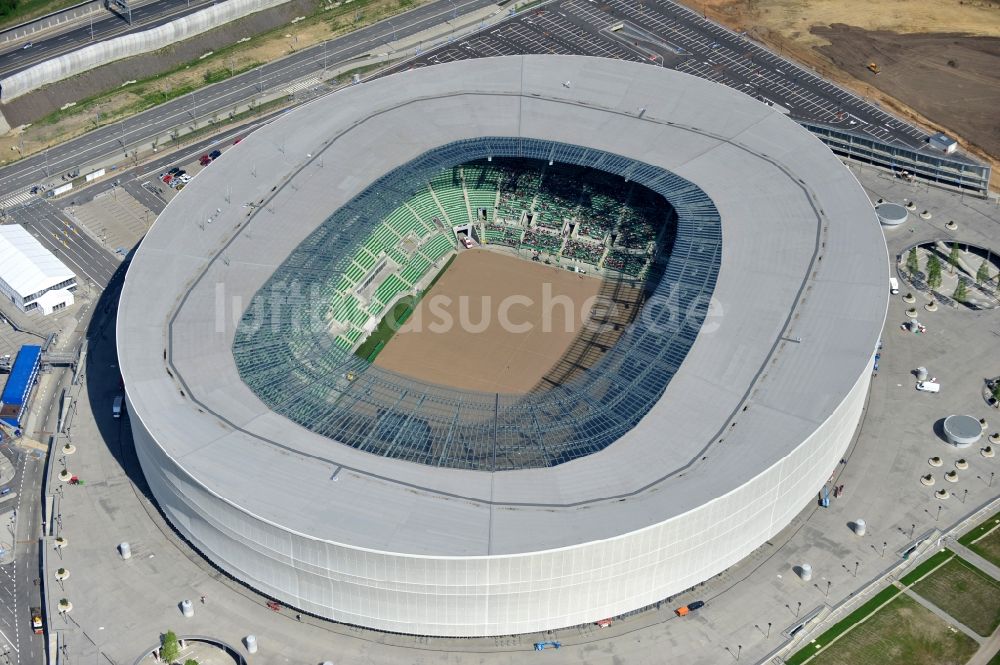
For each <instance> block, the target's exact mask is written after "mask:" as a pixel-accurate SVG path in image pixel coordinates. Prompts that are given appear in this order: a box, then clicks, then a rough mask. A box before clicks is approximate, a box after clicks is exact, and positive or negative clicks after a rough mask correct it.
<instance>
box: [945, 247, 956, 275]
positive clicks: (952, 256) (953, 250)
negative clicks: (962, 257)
mask: <svg viewBox="0 0 1000 665" xmlns="http://www.w3.org/2000/svg"><path fill="white" fill-rule="evenodd" d="M958 259H959V253H958V244H957V243H951V253H950V254H948V265H949V266H951V274H952V275H954V274H955V268H957V267H958Z"/></svg>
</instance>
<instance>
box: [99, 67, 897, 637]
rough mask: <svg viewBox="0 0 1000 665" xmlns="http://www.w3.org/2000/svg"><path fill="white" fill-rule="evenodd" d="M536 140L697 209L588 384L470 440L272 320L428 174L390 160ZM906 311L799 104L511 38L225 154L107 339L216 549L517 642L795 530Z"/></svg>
mask: <svg viewBox="0 0 1000 665" xmlns="http://www.w3.org/2000/svg"><path fill="white" fill-rule="evenodd" d="M524 154H530V155H531V156H534V157H536V158H540V159H543V160H544V159H548V160H549V161H555V162H563V161H566V162H574V163H576V164H578V165H584V166H592V167H594V168H597V169H604V170H607V171H609V172H613V173H616V174H618V175H620V176H622V177H623V178H624V179H625V180H626V181H628V180H631V179H635V181H636V182H642V183H643V184H644V185H645V186H647V187H649V188H651V189H653V190H655V191H658V192H660V193H662V194H663V196H664V197H665V198H666V199H667V200H668V201H670V203H671V205H672V206H673V208H674V209H675V210H676V216H677V237H676V240H675V242H674V246H673V249H672V251H671V252H670V255H669V258H667V259H664V262H665V263H664V271H663V276H662V279H661V281H660V284H659V286H658V287H657V289H656V291H655V292H654V293H653V294H652V295H651V297H650V300H649V301H648V302H647V304H646V309H644V310H643V313H644V314H645V313H646V310H649V311H650V312H653V311H654V310H655V312H656V316H655V317H653V316H652V315H651V316H650V317H642V316H640V317H639V318H638V319H637V320H636V321H635V322H634V323H633V324H631V328H630V329H629V330H628V331H626V333H625V334H624V335H623V336H622V338H621V342H620V343H619V344H620V345H622V346H621V348H622V349H624V351H621V352H618V353H614V352H612V353H609V354H608V358H605V359H604V360H602V361H601V362H602V363H604V364H598V365H596V366H595V367H594V368H592V369H591V370H590V375H591V377H593V380H591V379H587V381H590V383H586V382H584V383H581V384H580V385H581V386H583V387H582V388H580V390H581V391H583V390H586V391H590V392H588V393H586V395H584V396H582V397H581V395H583V393H581V394H580V395H576V394H572V393H568V392H565V391H563V392H561V393H560V392H559V391H558V390H555V389H554V390H553V392H552V395H555V397H550V396H549V395H548V394H539V395H534V394H529V395H525V396H521V397H520V398H518V399H512V400H511V401H510V403H509V404H508V402H505V401H503V399H506V398H503V399H502V396H495V397H496V400H495V404H496V413H493V412H491V413H490V414H489V416H488V418H487V417H486V416H479V415H477V416H476V418H480V420H477V422H478V423H479V424H481V425H482V424H483V422H485V425H484V426H483V427H480V428H479V429H476V430H475V432H474V428H473V425H472V424H469V423H471V420H470V421H469V423H467V424H468V426H467V427H464V429H463V428H461V427H457V426H454V425H452V426H449V425H448V423H449V422H450V423H455V422H458V421H460V420H462V418H463V417H464V418H466V420H469V418H468V416H467V415H466V416H462V415H461V409H462V408H466V411H465V412H464V413H466V414H467V413H469V412H470V411H469V409H471V407H461V404H460V401H461V399H462V396H460V395H455V394H452V393H451V392H447V391H445V390H444V389H441V390H437V388H435V387H433V386H424V387H422V388H421V387H420V386H417V385H416V384H415V383H414V382H410V383H406V378H405V377H391V376H389V375H388V374H387V373H386V372H384V371H382V372H381V373H379V371H377V370H376V369H374V368H367V367H366V366H365V365H364V364H363V363H362V364H357V363H355V364H354V365H352V366H351V369H350V371H340V370H339V369H336V368H337V367H343V365H337V364H336V362H340V361H339V360H337V358H340V360H342V361H343V362H348V361H347V360H344V359H345V358H347V357H348V356H347V355H342V356H338V355H337V353H338V352H337V351H336V350H335V349H332V348H331V346H330V344H329V343H327V342H324V340H323V339H322V337H323V336H324V335H331V334H333V333H332V332H330V331H329V330H326V329H320V330H319V331H318V332H317V331H316V330H311V331H306V332H302V331H300V330H298V329H295V330H290V331H286V330H278V331H277V332H275V333H273V334H272V333H264V332H261V330H262V329H263V328H265V327H267V326H272V327H273V326H274V325H276V321H277V320H278V319H279V318H281V317H291V316H295V315H296V311H297V310H301V309H310V308H317V307H318V308H320V309H322V308H323V307H325V306H326V305H325V304H324V303H322V302H317V298H315V297H314V294H315V291H308V290H305V289H303V288H300V286H297V285H296V284H295V283H294V282H295V280H296V279H299V280H302V283H303V284H308V285H315V284H317V283H321V282H323V280H326V279H328V276H327V275H326V273H328V272H330V273H332V272H335V271H337V270H339V269H340V267H339V266H341V265H342V264H341V263H338V261H337V256H336V254H337V253H338V252H341V251H353V250H352V249H351V248H354V247H356V246H357V245H356V244H352V243H357V242H361V241H362V240H363V238H364V237H365V233H364V232H363V231H365V230H370V229H371V228H372V226H371V224H373V223H374V222H377V221H378V220H369V219H366V218H365V215H364V214H361V213H359V214H355V215H353V216H348V217H349V218H348V217H344V216H343V215H341V217H337V216H336V213H337V211H339V210H348V211H351V210H361V211H362V213H363V211H364V210H374V209H375V208H364V206H365V205H372V206H374V205H375V203H372V202H373V201H378V200H381V198H387V199H391V201H390V203H392V204H394V205H398V203H399V200H401V199H400V198H399V197H401V196H403V195H404V194H409V193H412V192H404V191H403V190H405V189H406V187H405V186H400V185H398V184H394V182H393V181H392V180H391V179H386V178H385V176H386V174H389V173H395V174H396V176H394V177H397V176H398V177H399V178H402V179H403V180H402V182H410V181H407V180H406V178H407V177H411V180H412V179H413V178H416V179H417V180H419V179H420V178H422V177H424V175H425V174H426V173H427V172H428V171H427V169H429V168H431V167H447V166H452V165H454V164H457V163H460V162H462V161H463V160H465V161H468V160H471V159H479V160H491V159H492V158H493V157H494V156H507V157H517V156H521V155H524ZM421 169H423V170H421ZM400 174H402V175H400ZM407 174H409V175H407ZM373 184H374V186H373ZM393 197H395V198H393ZM359 202H360V203H359ZM366 202H367V203H366ZM362 204H363V205H362ZM359 205H360V206H362V207H361V208H358V207H357V206H359ZM379 205H381V204H379ZM352 206H354V207H353V208H352ZM330 220H334V221H333V222H331V221H330ZM348 231H349V232H348ZM331 248H332V249H331ZM317 257H318V258H317ZM276 275H281V276H282V279H283V280H284V281H282V282H280V284H279V283H278V282H275V281H274V279H273V278H274V276H276ZM677 285H680V286H681V288H678V286H677ZM276 290H280V291H281V292H282V296H283V297H282V298H281V299H276V297H275V296H274V293H275V291H276ZM269 294H270V295H269ZM678 294H679V295H678ZM262 298H264V300H261V299H262ZM267 298H270V299H271V300H270V301H268V300H267ZM659 298H662V300H658V299H659ZM887 299H888V291H887V255H886V248H885V243H884V239H883V237H882V233H881V230H880V227H879V223H878V220H877V217H876V214H875V211H874V209H873V208H872V206H871V204H870V202H869V200H868V198H867V196H866V195H865V192H864V191H863V190H862V188H861V186H860V185H859V184H858V182H857V181H856V180H855V178H854V177H853V176H852V175H851V173H850V171H849V170H848V169H847V168H846V167H845V166H844V165H843V164H842V163H841V162H840V160H839V159H838V158H837V157H835V156H834V155H833V154H832V153H831V152H830V151H829V149H828V148H826V147H825V146H824V145H823V144H822V143H821V142H820V141H819V140H818V139H817V138H815V137H814V136H812V135H811V134H810V133H809V132H807V131H806V130H804V129H802V128H800V127H799V126H798V125H796V124H795V123H794V122H792V121H791V120H789V119H788V118H786V117H784V116H783V115H782V114H780V113H778V112H776V111H775V110H774V109H772V108H770V107H768V106H765V105H764V104H761V103H758V102H756V101H754V100H753V99H751V98H750V97H749V96H745V95H742V94H740V93H738V92H736V91H734V90H731V89H729V88H727V87H724V86H722V85H718V84H715V83H712V82H709V81H706V80H703V79H699V78H695V77H692V76H688V75H685V74H681V73H678V72H675V71H672V70H669V69H664V68H660V67H655V66H649V65H641V64H635V63H626V62H621V61H616V60H605V59H598V58H587V57H573V56H570V57H567V56H518V57H506V58H493V59H482V60H469V61H462V62H457V63H450V64H445V65H438V66H434V67H427V68H420V69H416V70H413V71H408V72H405V73H401V74H396V75H393V76H389V77H385V78H381V79H377V80H374V81H371V82H367V83H364V84H361V85H355V86H352V87H349V88H347V89H345V90H342V91H340V92H338V93H336V94H333V95H329V96H326V97H324V98H321V99H318V100H316V101H314V102H312V103H309V104H307V105H305V106H303V107H301V108H298V109H296V110H294V111H292V112H290V113H287V114H285V115H283V116H281V117H280V118H279V119H277V120H275V121H274V122H271V123H269V124H267V125H265V126H264V127H262V128H260V129H259V130H257V131H256V132H254V133H253V134H252V135H251V136H250V137H249V138H247V139H246V140H245V141H242V142H241V143H240V144H239V145H236V146H234V147H233V148H232V149H230V150H229V151H228V152H227V153H226V154H224V155H223V156H222V157H221V158H220V159H219V160H218V163H216V164H213V165H212V166H210V167H208V168H207V169H205V170H204V171H203V172H202V173H200V174H199V175H198V176H197V177H196V178H195V179H194V180H193V181H192V182H191V183H190V184H189V185H188V187H187V188H186V190H185V191H184V192H183V193H182V194H180V195H179V196H178V197H177V198H175V199H174V200H173V201H171V203H170V204H169V206H168V207H167V209H166V210H165V211H164V212H163V214H161V215H160V217H159V218H158V219H157V221H156V223H155V225H154V226H153V228H152V229H151V230H150V232H149V233H148V235H147V236H146V238H145V239H144V241H143V242H142V245H141V246H140V248H139V249H138V251H137V253H136V255H135V257H134V259H133V260H132V263H131V266H130V269H129V272H128V275H127V278H126V280H125V285H124V288H123V293H122V297H121V302H120V309H119V315H118V330H117V332H118V352H119V357H120V367H121V371H122V375H123V377H124V384H125V389H126V395H127V404H128V410H129V417H130V419H131V427H132V431H133V434H134V441H135V447H136V452H137V455H138V458H139V460H140V462H141V465H142V468H143V471H144V473H145V476H146V478H147V480H148V482H149V486H150V488H151V491H152V493H153V495H154V496H155V498H156V500H157V502H158V503H159V507H160V509H161V510H162V511H163V513H164V514H165V515H166V517H167V519H168V520H169V521H170V523H171V524H172V525H173V526H174V527H175V528H176V529H177V530H178V531H179V532H180V533H181V534H182V535H183V536H184V537H185V538H186V539H187V540H188V541H189V542H190V543H191V544H192V545H193V546H194V547H195V548H197V549H198V550H199V551H200V552H201V553H202V554H203V555H204V556H205V557H207V558H208V559H209V560H210V561H211V562H212V563H213V564H215V565H217V566H218V567H219V568H221V569H223V570H224V571H226V572H227V573H228V574H230V575H232V576H233V577H235V578H237V579H239V580H241V581H242V582H244V583H246V584H247V585H249V586H250V587H252V588H254V589H256V590H258V591H260V592H261V593H263V594H265V595H267V596H270V597H272V598H275V599H277V600H279V601H281V602H282V603H286V604H288V605H290V606H292V607H295V608H298V609H299V610H301V611H305V612H308V613H311V614H314V615H317V616H320V617H325V618H329V619H332V620H335V621H340V622H344V623H349V624H355V625H360V626H366V627H370V628H373V629H378V630H384V631H392V632H399V633H409V634H419V635H439V636H483V635H505V634H516V633H525V632H533V631H541V630H546V629H554V628H559V627H564V626H571V625H576V624H581V623H586V622H592V621H597V620H600V619H603V618H606V617H614V616H617V615H620V614H623V613H626V612H630V611H633V610H636V609H638V608H642V607H644V606H647V605H650V604H653V603H656V602H657V601H660V600H662V599H665V598H667V597H669V596H672V595H674V594H678V593H680V592H682V591H684V590H685V589H688V588H690V587H692V586H694V585H696V584H698V583H700V582H702V581H704V580H706V579H708V578H710V577H712V576H713V575H716V574H717V573H719V572H721V571H723V570H724V569H726V568H727V567H729V566H732V565H733V564H735V563H737V562H738V561H740V560H741V559H742V558H744V557H746V556H747V555H748V554H750V553H751V552H752V551H753V550H755V549H756V548H758V547H760V546H761V545H762V544H763V543H764V542H765V541H767V540H768V539H769V538H771V537H772V536H774V535H775V534H777V533H778V532H779V531H781V530H782V529H783V528H785V527H786V526H787V525H788V524H789V523H790V521H791V520H792V519H793V518H794V517H795V516H796V515H797V514H798V513H799V512H800V511H802V510H803V509H804V508H805V507H806V506H807V505H809V504H810V502H813V501H815V500H816V498H817V493H818V492H819V491H820V490H821V488H822V487H823V485H824V483H825V482H826V481H827V480H828V478H829V477H830V475H831V472H832V471H833V470H834V469H835V468H836V466H837V464H838V462H839V461H840V459H841V458H842V457H843V455H844V453H845V451H846V450H847V448H848V446H849V444H850V442H851V440H852V437H853V436H854V433H855V430H856V428H857V426H858V423H859V419H860V416H861V413H862V409H863V405H864V403H865V399H866V395H867V391H868V387H869V381H870V378H871V375H872V362H873V357H874V355H875V353H876V350H877V346H878V341H879V337H880V334H881V330H882V326H883V323H884V318H885V312H886V306H887ZM262 303H263V304H265V305H269V307H270V309H268V312H269V313H268V314H267V316H270V317H272V318H270V319H267V321H266V322H265V323H263V324H261V323H260V322H259V321H258V322H257V324H256V327H252V326H253V321H252V319H253V317H254V315H255V313H256V314H257V315H261V314H260V311H261V310H262V309H264V308H263V307H261V306H260V305H261V304H262ZM709 303H710V304H709ZM654 304H655V305H658V308H653V307H652V305H654ZM312 313H315V312H312ZM261 316H263V315H261ZM251 327H252V329H250V328H251ZM289 340H292V341H289ZM294 340H300V341H301V342H302V343H301V344H299V343H298V342H295V343H293V342H294ZM303 340H304V341H303ZM629 345H632V346H629ZM643 345H645V346H643ZM616 351H617V350H616ZM348 355H349V354H348ZM331 359H332V360H331ZM637 359H640V360H641V362H637V361H636V360H637ZM335 361H336V362H335ZM605 361H607V362H605ZM351 362H354V361H351ZM324 363H326V364H324ZM394 381H395V383H394ZM599 381H604V382H605V383H603V384H600V383H599ZM404 384H405V385H406V387H405V389H403V388H400V386H403V385H404ZM602 386H603V387H602ZM612 388H613V389H612ZM643 391H645V392H643ZM418 393H419V398H414V397H413V395H416V394H418ZM390 397H391V398H392V399H394V400H396V401H395V402H393V404H394V405H395V406H393V407H391V409H390V407H384V406H380V404H381V403H382V402H379V400H383V402H384V403H388V400H389V399H390ZM481 398H482V396H481V395H479V396H472V397H470V398H469V400H470V403H475V404H476V405H478V406H476V408H479V407H480V406H482V404H481ZM492 399H493V396H490V400H492ZM456 400H458V401H456ZM476 400H480V401H476ZM559 400H562V401H561V402H560V401H559ZM571 402H572V404H573V406H572V407H569V406H566V404H569V403H571ZM489 403H490V404H493V402H492V401H491V402H489ZM539 404H541V405H544V409H545V414H547V415H545V417H546V418H549V421H546V422H542V423H539V420H538V419H539V417H540V416H539V412H538V411H537V409H536V411H530V409H532V408H535V407H536V406H537V405H539ZM456 405H458V406H456ZM460 407H461V408H460ZM538 408H541V407H538ZM561 408H562V409H564V410H560V409H561ZM366 409H367V410H366ZM518 409H520V411H518ZM580 409H584V410H585V411H586V414H585V415H580ZM473 410H474V409H473ZM390 411H391V413H392V419H388V420H386V414H388V413H390ZM518 413H520V414H524V413H529V415H530V418H531V423H533V424H532V425H530V427H537V428H538V429H537V431H531V432H528V431H527V429H529V425H528V424H527V422H528V421H527V420H518V417H519V416H517V415H516V414H518ZM345 414H346V415H345ZM442 414H445V415H442ZM512 414H514V415H512ZM366 418H367V420H366ZM452 418H454V420H449V419H452ZM481 418H485V421H483V420H481ZM524 418H525V419H526V418H528V416H525V417H524ZM379 419H382V420H379ZM415 422H419V423H420V426H419V428H415V426H414V423H415ZM463 422H465V421H463ZM332 423H337V426H336V427H334V426H333V424H332ZM345 423H346V424H345ZM373 423H374V424H373ZM442 423H444V425H442ZM518 423H522V424H521V425H519V424H518ZM390 425H391V426H390ZM584 425H586V431H584V430H583V426H584ZM522 426H523V428H524V429H523V430H522V429H521V428H522ZM338 428H339V429H338ZM407 428H409V429H407ZM418 429H419V432H420V437H419V438H420V443H419V445H416V444H407V443H406V442H404V441H402V439H404V438H410V439H412V438H414V437H416V434H413V432H416V431H418ZM338 432H342V433H343V436H341V435H339V434H337V433H338ZM359 432H361V433H362V434H363V436H362V435H361V434H359ZM399 432H408V434H407V435H406V437H401V436H400V435H399ZM464 439H468V441H470V442H471V441H473V440H475V445H473V444H472V443H468V445H466V444H465V443H464ZM373 442H374V443H373ZM547 442H550V443H551V444H552V446H553V448H555V449H557V450H556V452H553V451H552V450H549V449H547V448H546V444H547ZM518 446H521V447H520V448H519V447H518ZM446 448H447V450H448V452H445V449H446ZM543 450H545V452H542V451H543ZM456 451H458V452H456Z"/></svg>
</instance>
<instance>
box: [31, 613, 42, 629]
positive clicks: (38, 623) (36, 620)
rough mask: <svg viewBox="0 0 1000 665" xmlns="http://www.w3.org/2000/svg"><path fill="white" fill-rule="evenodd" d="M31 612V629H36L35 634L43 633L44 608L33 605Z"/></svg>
mask: <svg viewBox="0 0 1000 665" xmlns="http://www.w3.org/2000/svg"><path fill="white" fill-rule="evenodd" d="M30 612H31V629H32V630H33V631H35V635H41V634H42V608H40V607H32V608H30Z"/></svg>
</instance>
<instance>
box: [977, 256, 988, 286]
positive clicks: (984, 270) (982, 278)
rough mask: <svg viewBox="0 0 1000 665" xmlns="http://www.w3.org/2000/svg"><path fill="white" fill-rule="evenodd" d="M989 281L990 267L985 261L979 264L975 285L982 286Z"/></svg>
mask: <svg viewBox="0 0 1000 665" xmlns="http://www.w3.org/2000/svg"><path fill="white" fill-rule="evenodd" d="M989 281H990V266H989V264H988V263H986V259H983V262H982V263H980V264H979V270H977V271H976V284H982V283H984V282H989Z"/></svg>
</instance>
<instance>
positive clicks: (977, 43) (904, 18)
mask: <svg viewBox="0 0 1000 665" xmlns="http://www.w3.org/2000/svg"><path fill="white" fill-rule="evenodd" d="M684 2H685V4H687V5H690V6H691V7H694V8H696V9H698V10H699V11H702V12H703V13H705V14H706V15H708V16H709V17H710V18H713V19H715V20H717V21H719V22H721V23H723V24H725V25H727V26H729V27H731V28H733V29H736V30H746V31H747V32H748V34H749V35H750V36H751V37H753V38H754V39H757V40H759V41H761V42H764V43H765V44H767V45H769V46H771V47H772V48H774V49H775V50H776V51H779V52H781V53H782V54H784V55H786V56H791V57H792V58H793V59H795V60H798V61H800V62H803V63H805V64H807V65H810V66H812V67H815V68H816V69H817V70H818V71H819V72H820V74H822V75H823V76H825V77H827V78H830V79H832V80H834V81H837V82H838V83H840V84H842V85H844V86H846V87H848V88H851V89H853V90H855V91H857V92H859V93H861V94H862V95H864V96H866V97H871V98H873V99H875V100H877V101H879V102H880V103H882V104H883V105H884V106H885V107H887V108H888V109H889V110H890V111H892V112H894V113H896V114H899V115H901V116H903V117H905V118H909V119H911V120H914V121H916V122H918V123H920V124H922V125H924V126H925V127H926V128H930V129H940V130H944V131H945V132H947V133H949V134H951V135H953V136H955V137H956V138H958V139H959V141H960V142H962V143H963V145H965V146H966V147H967V148H970V149H971V150H973V152H976V153H977V154H979V155H980V156H981V157H984V158H987V159H989V160H990V161H991V162H993V163H994V165H998V164H1000V123H997V121H996V108H997V103H998V102H1000V1H998V0H886V1H885V2H880V3H876V4H872V3H870V2H866V1H863V0H684ZM870 62H875V63H877V64H878V65H879V68H880V70H881V71H880V73H879V74H878V75H877V76H876V75H874V74H872V72H870V71H868V69H867V65H868V63H870ZM994 171H996V169H994ZM995 182H996V177H994V183H995Z"/></svg>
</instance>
